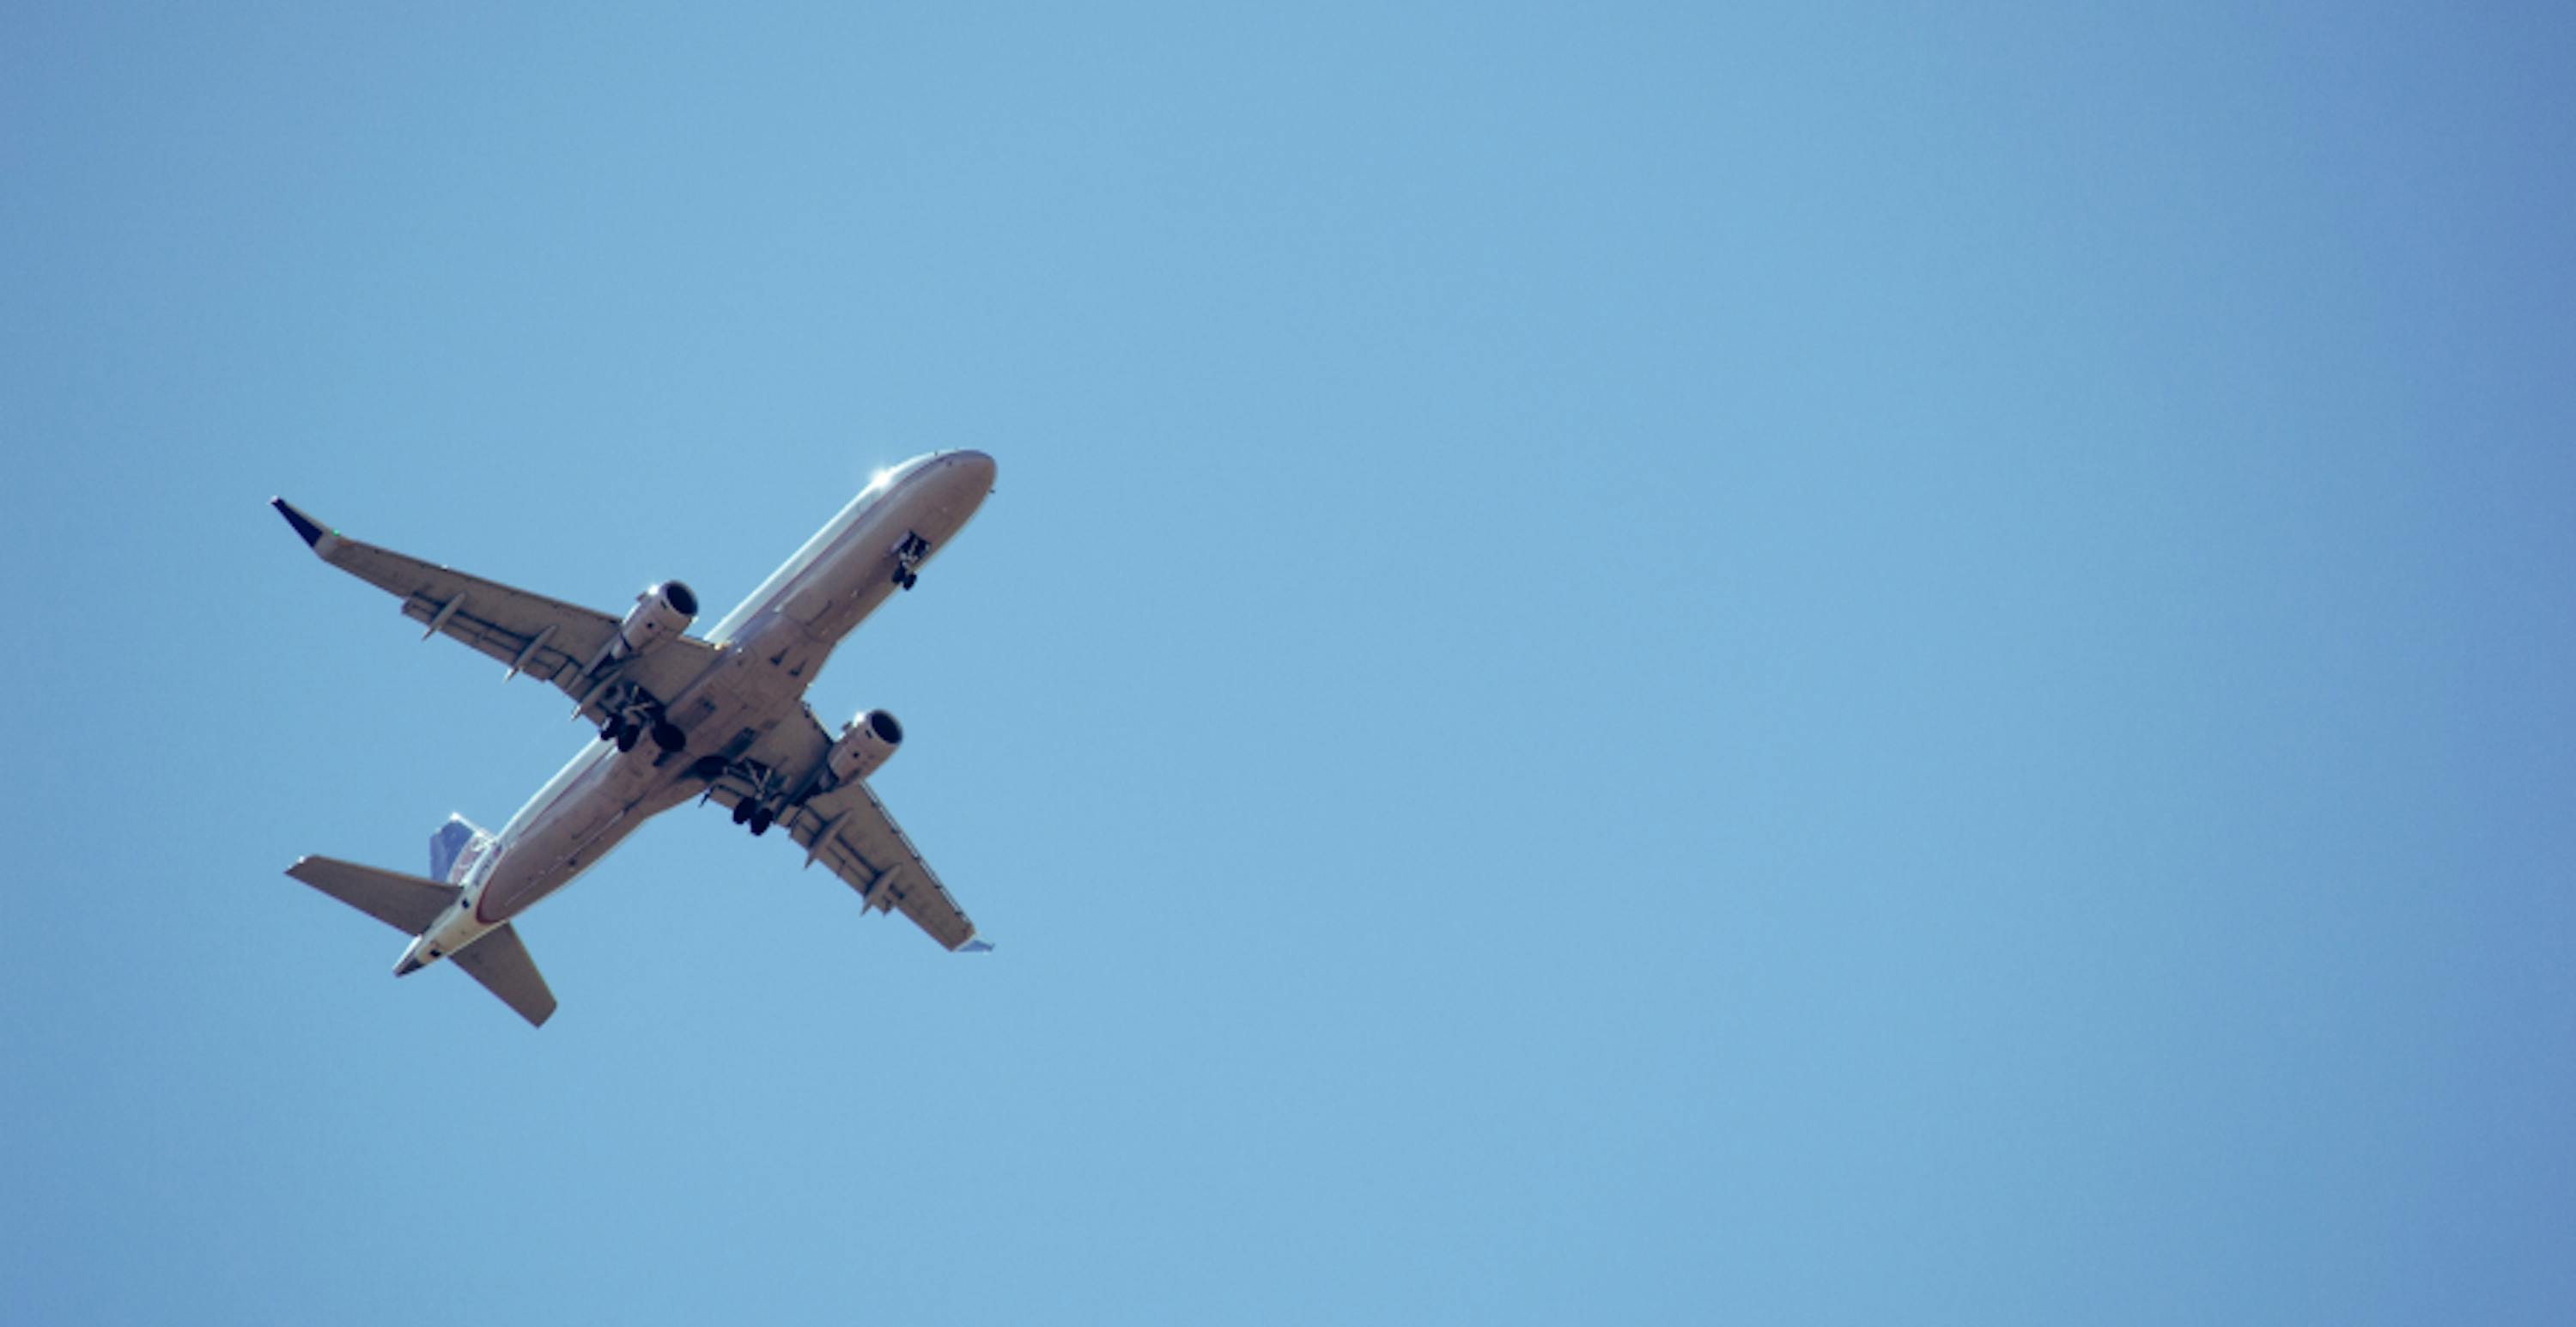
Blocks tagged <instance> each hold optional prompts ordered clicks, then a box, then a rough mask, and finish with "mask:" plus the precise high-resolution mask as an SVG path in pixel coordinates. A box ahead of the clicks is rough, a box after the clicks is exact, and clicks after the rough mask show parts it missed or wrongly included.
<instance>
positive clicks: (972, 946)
mask: <svg viewBox="0 0 2576 1327" xmlns="http://www.w3.org/2000/svg"><path fill="white" fill-rule="evenodd" d="M957 952H958V953H961V954H989V953H992V952H993V942H992V941H990V940H969V941H967V942H966V943H964V944H962V945H959V946H957Z"/></svg>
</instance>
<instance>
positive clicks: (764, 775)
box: [689, 756, 787, 838]
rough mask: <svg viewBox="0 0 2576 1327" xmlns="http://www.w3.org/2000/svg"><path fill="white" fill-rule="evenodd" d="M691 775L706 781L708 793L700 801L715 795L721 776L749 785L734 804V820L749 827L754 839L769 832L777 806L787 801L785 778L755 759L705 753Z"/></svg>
mask: <svg viewBox="0 0 2576 1327" xmlns="http://www.w3.org/2000/svg"><path fill="white" fill-rule="evenodd" d="M689 774H690V776H691V777H692V778H699V779H704V780H706V781H707V791H706V796H705V797H700V798H699V799H698V800H699V801H700V802H704V801H705V800H707V797H713V796H715V791H716V789H715V784H716V781H717V780H718V779H727V778H730V779H734V780H736V781H738V782H741V783H744V784H747V785H749V788H750V791H748V792H746V793H744V794H743V795H741V796H740V797H739V798H738V799H737V800H736V801H735V802H734V804H733V823H735V824H737V825H748V826H750V827H751V832H752V836H753V837H755V838H757V837H759V836H760V835H763V834H766V833H768V832H769V827H770V826H771V825H772V824H774V823H776V822H777V820H778V810H777V807H778V806H779V804H780V803H781V802H783V801H785V800H786V798H785V794H786V791H787V789H786V786H785V781H784V780H782V779H780V778H779V777H778V775H777V773H776V772H775V771H773V770H771V769H770V768H769V767H768V766H766V765H763V764H761V763H760V762H759V761H756V760H730V761H729V760H726V759H725V758H724V757H722V756H702V757H700V758H699V759H698V761H697V763H695V764H693V765H691V766H689Z"/></svg>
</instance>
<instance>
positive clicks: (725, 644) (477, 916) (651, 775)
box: [395, 451, 994, 974]
mask: <svg viewBox="0 0 2576 1327" xmlns="http://www.w3.org/2000/svg"><path fill="white" fill-rule="evenodd" d="M993 475H994V465H993V460H992V458H991V457H989V456H986V455H984V454H983V453H981V452H972V451H961V452H940V453H935V454H933V455H929V456H920V457H915V458H913V459H912V460H909V461H906V462H904V463H903V464H901V465H899V466H896V467H895V468H893V469H892V470H888V471H886V472H884V473H882V474H880V475H878V476H877V478H876V480H875V482H873V483H871V484H869V485H868V487H867V488H866V489H865V490H863V491H862V492H861V493H860V494H859V495H858V496H857V497H856V498H854V499H852V500H851V501H850V505H849V506H847V507H844V508H842V510H841V514H840V515H838V516H835V517H833V518H832V522H831V524H829V525H826V526H824V527H823V528H822V530H821V531H819V532H818V533H816V534H815V536H814V537H813V538H812V539H810V540H807V541H806V543H805V546H804V547H803V548H801V549H798V550H797V552H796V556H794V557H792V558H789V559H788V560H787V562H786V564H785V565H783V566H781V567H780V568H779V569H778V570H777V571H776V572H773V573H771V575H770V577H769V579H768V580H766V581H763V582H762V583H761V585H760V588H759V589H757V590H754V591H752V592H751V596H750V597H749V598H747V599H745V600H743V602H742V604H741V605H740V606H739V607H737V608H735V609H734V610H733V611H732V612H731V613H728V614H726V615H725V617H724V620H723V621H721V622H718V623H717V624H716V625H715V626H714V628H712V629H711V630H709V631H708V632H707V634H706V639H707V642H708V643H709V644H711V645H714V646H716V647H717V653H716V657H715V660H714V662H712V663H711V664H709V665H708V667H707V668H706V669H705V671H703V672H702V673H700V674H699V675H698V677H697V678H696V680H694V681H692V682H690V683H689V684H688V685H687V686H685V687H683V688H681V689H680V690H679V691H678V693H677V694H675V695H672V696H669V697H665V698H663V699H664V703H665V711H666V713H667V714H668V716H669V718H670V720H671V721H672V722H673V723H675V724H677V725H678V726H679V727H680V728H681V729H682V730H683V731H684V732H686V733H687V734H688V739H689V741H688V749H687V751H686V752H684V753H664V752H662V751H661V750H659V749H658V748H657V747H656V746H655V745H654V744H652V743H649V742H648V743H643V744H640V745H637V746H635V747H634V749H632V750H626V751H620V750H619V749H618V747H617V746H616V745H615V744H613V743H609V742H597V741H594V742H589V743H586V744H585V745H584V747H583V749H582V751H581V752H580V754H578V755H576V756H574V757H573V758H572V761H571V763H569V764H567V765H565V766H564V767H563V770H562V772H560V773H558V774H556V775H555V776H554V778H552V779H550V780H548V781H547V783H546V786H545V787H543V788H540V789H538V790H537V795H536V796H534V797H532V798H529V799H528V803H527V805H525V806H522V807H520V808H519V812H518V814H517V815H514V816H512V817H510V822H509V824H507V825H505V826H503V827H502V829H501V832H500V833H499V834H497V835H495V836H494V839H493V842H492V844H491V847H490V849H489V850H487V851H485V852H483V853H481V854H480V855H479V856H478V857H476V859H475V860H474V862H473V864H472V866H471V867H470V868H469V870H468V872H467V874H466V877H465V878H464V879H463V880H460V881H458V882H456V883H458V884H460V885H462V886H463V887H464V892H463V893H461V894H459V895H458V896H457V899H456V902H455V903H454V905H452V906H451V907H449V908H448V909H447V911H446V912H444V913H442V914H441V915H440V916H439V918H438V920H437V921H435V922H433V923H432V924H431V925H430V927H429V929H428V930H426V931H424V932H423V933H422V934H421V935H420V937H419V938H418V939H417V940H415V941H413V943H412V945H411V947H410V948H409V949H408V950H406V951H405V952H404V955H403V959H402V962H401V963H399V964H397V965H396V968H395V971H396V972H397V973H398V974H399V973H406V972H410V971H414V970H416V969H417V968H419V967H421V966H423V965H425V964H427V963H430V962H434V961H436V960H437V959H439V958H443V957H446V956H448V955H451V954H454V953H455V952H456V951H458V950H460V949H463V948H464V947H466V946H467V945H470V944H472V943H473V942H474V941H476V940H478V939H480V938H482V936H483V935H484V934H485V933H487V932H489V931H491V930H494V929H495V928H497V927H499V926H501V925H503V924H504V923H506V922H508V921H509V920H510V919H511V918H513V917H516V916H517V915H519V914H520V913H522V912H524V911H526V910H527V909H528V908H529V907H530V906H532V905H533V904H535V903H536V902H537V901H538V900H539V899H542V898H544V897H545V896H547V895H548V894H551V893H553V892H555V891H556V890H558V889H561V888H563V887H564V886H565V885H568V884H570V883H572V880H573V878H574V877H575V876H578V875H580V874H581V873H582V872H583V871H585V870H588V869H589V868H590V867H592V866H594V865H597V864H598V862H599V860H600V859H601V858H602V857H605V856H607V855H608V854H609V852H610V851H611V850H612V849H614V848H615V847H616V846H617V845H618V844H619V843H620V842H622V841H624V840H625V838H626V836H627V835H629V834H632V833H634V832H635V830H636V828H637V827H638V826H640V825H642V824H643V823H644V822H645V821H646V820H648V819H651V818H652V817H653V816H654V815H657V814H659V813H660V812H662V811H665V810H668V809H670V808H671V807H673V806H677V805H679V804H680V803H682V802H685V801H687V800H688V799H689V798H691V797H693V796H695V795H697V794H698V793H699V792H700V791H701V790H702V789H703V788H704V787H705V784H704V782H703V781H702V780H697V779H693V778H691V777H690V775H689V767H690V764H691V759H692V758H694V757H698V756H704V755H708V754H712V753H717V752H720V751H723V750H725V749H727V748H728V747H731V748H732V749H735V750H741V749H747V748H750V747H752V746H755V745H756V744H757V742H758V740H759V739H760V738H761V737H762V736H764V735H766V734H767V733H768V732H769V730H771V729H773V728H775V727H777V726H778V725H780V724H783V723H803V722H805V719H804V696H805V688H806V686H807V685H808V684H809V683H811V682H812V681H813V680H814V675H815V674H816V673H817V672H819V671H821V669H822V667H823V662H824V660H825V659H827V658H829V657H830V655H831V653H832V649H833V647H834V646H836V645H838V644H840V642H841V638H842V637H844V636H846V635H848V634H849V633H850V631H851V630H852V629H853V628H855V627H857V626H858V624H859V623H860V622H861V621H862V620H864V619H865V618H866V617H867V615H868V614H869V613H871V612H873V611H875V609H876V607H877V605H879V604H881V603H883V602H885V599H886V596H887V595H889V594H891V593H893V592H894V590H895V589H896V581H895V577H894V575H893V572H894V570H895V567H896V564H897V548H898V546H899V545H900V544H901V543H902V542H903V541H904V539H905V536H906V535H907V534H913V535H918V536H920V537H921V538H922V539H924V540H927V541H929V544H930V552H929V555H928V556H936V555H937V553H938V551H939V550H940V549H942V548H945V547H946V546H947V544H948V540H949V539H950V538H951V537H952V536H954V535H955V534H956V533H957V531H958V529H959V528H960V527H962V526H964V525H965V524H966V521H967V518H969V517H971V516H973V515H974V514H975V509H976V507H977V506H978V505H980V504H981V503H982V502H983V500H984V497H985V495H986V494H987V493H988V492H990V491H991V489H992V486H993ZM925 560H926V559H925Z"/></svg>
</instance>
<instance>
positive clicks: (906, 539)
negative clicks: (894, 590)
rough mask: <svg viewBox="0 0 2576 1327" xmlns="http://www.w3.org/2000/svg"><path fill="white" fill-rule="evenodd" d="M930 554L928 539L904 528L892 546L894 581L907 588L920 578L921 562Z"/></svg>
mask: <svg viewBox="0 0 2576 1327" xmlns="http://www.w3.org/2000/svg"><path fill="white" fill-rule="evenodd" d="M929 556H930V541H929V540H927V539H924V538H922V537H921V536H920V535H919V534H917V533H915V532H913V531H911V530H906V531H904V532H903V538H902V539H901V540H899V541H898V542H897V543H896V544H895V546H894V583H895V584H897V585H900V586H902V587H903V588H905V589H907V590H909V589H911V588H912V587H913V586H914V585H915V584H917V583H919V582H920V580H921V563H922V560H923V559H924V558H927V557H929Z"/></svg>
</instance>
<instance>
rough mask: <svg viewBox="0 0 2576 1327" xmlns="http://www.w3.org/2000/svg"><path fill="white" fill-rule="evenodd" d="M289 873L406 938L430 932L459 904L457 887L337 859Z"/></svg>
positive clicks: (299, 865) (306, 862)
mask: <svg viewBox="0 0 2576 1327" xmlns="http://www.w3.org/2000/svg"><path fill="white" fill-rule="evenodd" d="M286 873H287V874H288V875H290V876H293V877H295V878H296V879H298V880H301V881H303V882H304V883H306V884H308V885H311V886H313V887H314V888H315V889H318V890H321V891H322V892H323V893H325V894H328V895H330V896H331V897H333V898H335V899H338V900H340V901H341V902H343V903H346V904H348V905H349V906H350V907H353V908H356V909H357V910H358V911H360V912H363V913H365V914H367V915H368V916H370V917H373V918H375V919H376V920H377V921H380V922H383V923H384V924H385V925H387V926H390V927H392V928H394V929H395V930H397V931H400V932H402V933H403V934H405V935H418V934H420V933H421V932H422V931H425V930H427V929H429V924H430V923H431V922H434V921H436V920H438V914H440V913H442V912H445V911H447V905H448V904H450V903H453V902H455V901H456V894H457V889H456V886H454V885H442V884H440V883H438V882H437V881H435V880H423V879H421V878H420V877H419V876H416V875H404V874H403V873H402V872H400V871H379V870H377V869H376V868H374V867H372V866H360V865H358V864H357V863H356V862H344V861H341V860H340V859H339V858H337V857H305V858H301V859H299V860H298V861H297V862H296V863H295V865H293V866H290V867H288V868H286Z"/></svg>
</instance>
